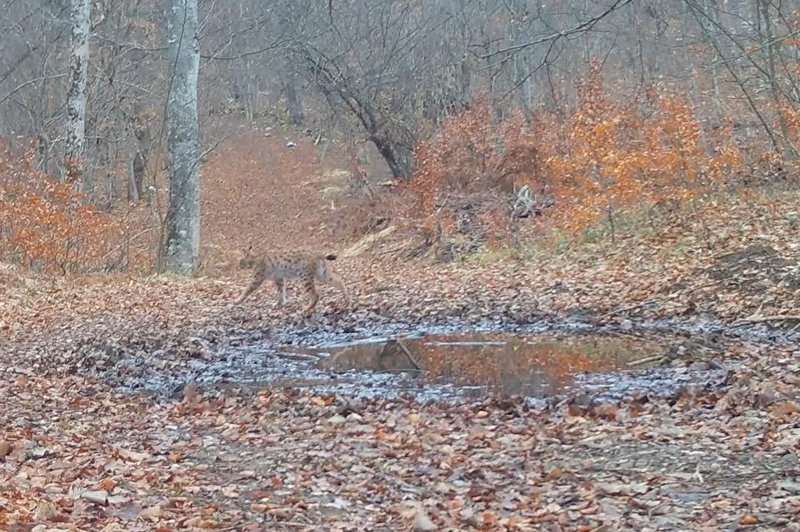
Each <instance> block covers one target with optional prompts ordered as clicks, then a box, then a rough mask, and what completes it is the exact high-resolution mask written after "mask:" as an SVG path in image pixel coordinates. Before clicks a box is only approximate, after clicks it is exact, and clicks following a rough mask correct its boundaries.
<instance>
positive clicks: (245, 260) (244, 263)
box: [239, 246, 256, 270]
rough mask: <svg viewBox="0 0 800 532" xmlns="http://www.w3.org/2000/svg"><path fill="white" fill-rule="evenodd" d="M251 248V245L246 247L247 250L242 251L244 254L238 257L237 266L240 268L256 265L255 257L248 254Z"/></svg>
mask: <svg viewBox="0 0 800 532" xmlns="http://www.w3.org/2000/svg"><path fill="white" fill-rule="evenodd" d="M252 250H253V246H250V247H249V248H247V251H245V252H244V255H243V256H242V258H241V259H239V268H240V269H242V270H245V269H248V268H252V267H253V266H255V265H256V258H255V257H254V256H253V255H251V254H250V252H251V251H252Z"/></svg>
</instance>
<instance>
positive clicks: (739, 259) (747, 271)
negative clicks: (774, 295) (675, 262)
mask: <svg viewBox="0 0 800 532" xmlns="http://www.w3.org/2000/svg"><path fill="white" fill-rule="evenodd" d="M704 271H705V272H706V273H708V275H710V276H711V278H712V279H715V280H717V281H720V282H722V283H724V284H725V285H726V286H728V287H735V288H736V289H737V290H740V291H743V292H747V293H757V292H761V291H763V290H764V289H765V288H768V287H769V286H773V285H776V284H782V285H785V286H787V287H789V288H792V289H797V288H800V273H799V272H798V268H797V263H796V262H794V261H792V260H789V259H788V258H786V257H784V256H783V255H782V254H781V253H780V252H778V251H777V250H775V249H773V248H772V247H769V246H765V245H762V244H755V245H751V246H748V247H746V248H745V249H742V250H740V251H735V252H732V253H726V254H724V255H721V256H719V257H718V258H717V260H716V262H715V263H714V264H713V265H712V266H710V267H708V268H706V269H705V270H704Z"/></svg>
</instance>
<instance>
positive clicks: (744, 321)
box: [731, 314, 800, 327]
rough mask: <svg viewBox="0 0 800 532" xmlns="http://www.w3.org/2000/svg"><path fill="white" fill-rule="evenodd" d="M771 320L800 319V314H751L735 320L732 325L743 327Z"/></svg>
mask: <svg viewBox="0 0 800 532" xmlns="http://www.w3.org/2000/svg"><path fill="white" fill-rule="evenodd" d="M769 321H800V314H782V315H777V316H751V317H749V318H742V319H740V320H739V321H737V322H735V323H734V324H733V325H731V327H741V326H742V325H747V324H748V323H765V322H769Z"/></svg>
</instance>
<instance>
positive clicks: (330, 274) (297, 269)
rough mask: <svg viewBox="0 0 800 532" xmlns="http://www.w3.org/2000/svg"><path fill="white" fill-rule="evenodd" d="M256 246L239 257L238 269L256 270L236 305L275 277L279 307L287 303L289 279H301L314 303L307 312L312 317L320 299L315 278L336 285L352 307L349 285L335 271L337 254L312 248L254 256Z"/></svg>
mask: <svg viewBox="0 0 800 532" xmlns="http://www.w3.org/2000/svg"><path fill="white" fill-rule="evenodd" d="M252 249H253V247H252V246H250V248H249V249H248V250H247V251H246V252H245V254H244V256H243V257H242V258H241V259H240V260H239V268H241V269H253V270H254V271H253V280H252V282H251V283H250V286H248V287H247V290H245V291H244V293H243V294H242V297H240V298H239V299H238V300H237V301H236V304H237V305H238V304H240V303H242V302H243V301H244V300H245V299H247V296H249V295H250V294H252V293H253V292H255V291H256V290H258V287H259V286H261V284H262V283H263V282H264V281H266V280H267V279H272V281H273V282H274V283H275V286H276V287H277V288H278V306H281V307H282V306H283V305H284V304H286V280H287V279H293V278H298V279H300V281H301V282H302V283H303V286H305V288H306V291H307V292H308V293H309V294H311V304H310V305H309V307H308V308H307V309H306V311H305V312H304V314H306V315H307V316H311V314H312V313H313V312H314V307H316V305H317V302H318V301H319V294H318V293H317V289H316V283H315V281H319V282H322V283H326V284H329V285H332V286H335V287H336V288H338V289H339V290H341V291H342V293H343V294H344V298H345V301H346V303H347V306H348V307H349V306H350V296H349V294H348V293H347V287H346V286H345V284H344V281H342V279H341V277H339V276H338V275H337V274H336V272H334V271H333V264H331V261H334V260H336V255H332V254H323V253H315V252H309V251H285V252H272V253H263V254H259V255H253V254H252V253H251V251H252Z"/></svg>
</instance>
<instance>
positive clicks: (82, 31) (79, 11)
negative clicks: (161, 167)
mask: <svg viewBox="0 0 800 532" xmlns="http://www.w3.org/2000/svg"><path fill="white" fill-rule="evenodd" d="M91 14H92V3H91V0H72V3H71V12H70V18H71V22H72V39H71V42H70V60H69V88H68V90H67V141H66V143H67V146H66V154H65V166H66V169H65V172H64V178H65V179H66V180H67V181H69V182H78V181H80V180H83V183H82V184H83V186H84V187H87V186H88V183H87V182H86V180H85V177H84V176H83V164H84V163H83V148H84V145H85V144H86V139H85V131H86V79H87V77H88V73H89V31H90V30H91V24H90V20H91ZM82 178H83V179H82Z"/></svg>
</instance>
